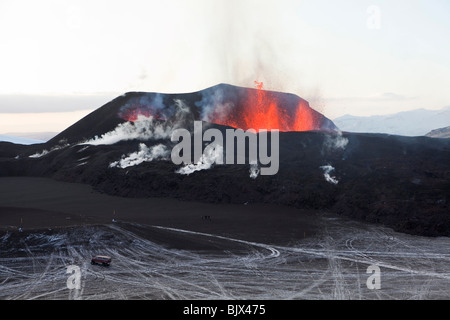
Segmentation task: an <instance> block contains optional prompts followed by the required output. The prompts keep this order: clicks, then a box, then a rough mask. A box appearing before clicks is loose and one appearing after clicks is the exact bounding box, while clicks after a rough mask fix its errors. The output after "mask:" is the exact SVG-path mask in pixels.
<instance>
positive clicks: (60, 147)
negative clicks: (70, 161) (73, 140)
mask: <svg viewBox="0 0 450 320" xmlns="http://www.w3.org/2000/svg"><path fill="white" fill-rule="evenodd" d="M60 143H62V144H61V145H57V146H54V147H52V148H51V149H50V150H47V149H44V150H42V152H36V153H34V154H32V155H30V156H28V157H29V158H41V157H43V156H45V155H47V154H49V153H50V152H53V151H56V150H61V149H64V148H66V147H68V146H69V144H68V143H66V142H65V141H60Z"/></svg>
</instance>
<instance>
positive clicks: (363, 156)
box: [0, 84, 450, 236]
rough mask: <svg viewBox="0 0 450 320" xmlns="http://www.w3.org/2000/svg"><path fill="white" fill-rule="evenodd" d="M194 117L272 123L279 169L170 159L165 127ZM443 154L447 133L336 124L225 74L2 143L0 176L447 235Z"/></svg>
mask: <svg viewBox="0 0 450 320" xmlns="http://www.w3.org/2000/svg"><path fill="white" fill-rule="evenodd" d="M194 121H203V124H204V126H203V128H204V129H207V128H214V129H217V130H219V131H221V132H224V131H225V130H228V129H229V128H241V129H243V130H248V129H255V131H259V130H264V129H265V130H271V129H278V130H279V131H280V133H279V171H278V173H277V174H275V175H268V176H262V175H258V170H259V167H258V166H259V164H258V163H249V162H245V164H230V165H228V164H226V165H219V164H208V163H202V164H201V165H198V164H196V163H193V164H190V166H191V167H188V166H187V165H186V166H185V165H183V164H181V165H176V164H174V163H173V162H172V161H171V160H170V150H171V149H172V148H173V147H174V142H172V141H171V138H170V137H171V133H172V132H173V130H174V129H176V128H186V129H188V130H190V131H191V132H192V128H193V123H194ZM256 134H258V135H260V134H261V133H256ZM449 160H450V139H433V138H428V137H403V136H392V135H384V134H366V133H349V132H340V131H339V130H338V128H337V127H336V126H335V125H334V124H333V122H332V121H330V120H329V119H327V118H326V117H325V116H323V115H322V114H320V113H319V112H317V111H315V110H313V109H312V108H310V106H309V104H308V102H307V101H305V100H303V99H301V98H300V97H298V96H296V95H293V94H289V93H282V92H272V91H265V90H262V89H261V88H242V87H236V86H231V85H227V84H220V85H217V86H214V87H211V88H207V89H205V90H202V91H198V92H193V93H183V94H164V93H144V92H130V93H126V94H124V95H121V96H119V97H117V98H116V99H114V100H112V101H111V102H109V103H107V104H105V105H104V106H102V107H100V108H99V109H97V110H95V111H94V112H92V113H91V114H89V115H87V116H86V117H85V118H83V119H81V120H80V121H78V122H77V123H75V124H73V125H72V126H70V127H69V128H67V129H66V130H64V131H62V132H61V133H60V134H59V135H57V136H56V137H54V138H53V139H51V140H50V141H48V142H47V143H45V144H38V145H29V146H26V145H16V144H12V143H0V177H1V176H3V177H6V176H8V177H13V176H32V177H47V178H52V179H55V180H59V181H66V182H77V183H83V184H88V185H90V186H92V187H93V188H94V190H96V191H98V192H101V193H106V194H109V195H114V196H121V197H127V198H148V197H164V198H176V199H179V200H186V201H192V200H195V201H202V202H209V203H216V204H229V203H233V204H244V203H259V204H276V205H285V206H291V207H294V208H302V209H308V210H315V211H317V212H333V213H336V214H340V215H343V216H346V217H350V218H352V219H357V220H361V221H366V222H370V223H373V224H383V225H385V226H387V227H391V228H393V229H394V230H396V231H400V232H405V233H410V234H416V235H426V236H450V217H449V212H450V184H449V181H450V167H449V163H450V161H449ZM192 166H193V167H192ZM68 196H70V195H68ZM0 207H1V203H0ZM273 214H274V215H276V214H277V213H276V212H274V213H273Z"/></svg>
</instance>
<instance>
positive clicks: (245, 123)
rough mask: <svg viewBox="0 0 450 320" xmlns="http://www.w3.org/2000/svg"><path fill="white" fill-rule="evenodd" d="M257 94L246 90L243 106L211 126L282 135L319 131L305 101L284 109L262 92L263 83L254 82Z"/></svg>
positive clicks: (273, 96) (237, 106) (270, 95)
mask: <svg viewBox="0 0 450 320" xmlns="http://www.w3.org/2000/svg"><path fill="white" fill-rule="evenodd" d="M255 86H256V89H257V90H247V92H246V95H245V98H244V101H243V103H242V104H239V105H235V106H234V108H233V109H232V110H231V112H229V114H228V117H221V118H220V119H211V122H214V123H217V124H222V125H228V126H231V127H234V128H240V129H243V130H248V129H251V128H252V129H255V130H256V131H257V132H259V131H260V130H272V129H278V130H280V131H308V130H319V129H320V121H319V119H317V118H318V115H319V114H318V113H316V112H314V111H313V110H312V109H311V108H310V107H309V105H308V103H307V102H306V101H304V100H300V101H299V102H298V103H297V104H296V105H295V106H294V108H292V106H289V107H290V108H289V107H288V106H287V105H283V103H282V102H281V101H279V99H278V97H277V95H276V93H274V92H271V91H265V90H263V83H262V82H258V81H255Z"/></svg>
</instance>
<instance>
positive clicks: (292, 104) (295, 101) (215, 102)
mask: <svg viewBox="0 0 450 320" xmlns="http://www.w3.org/2000/svg"><path fill="white" fill-rule="evenodd" d="M180 111H182V113H183V118H184V119H186V118H187V119H189V120H201V121H205V122H209V123H213V124H219V125H225V126H230V127H233V128H240V129H243V130H247V129H255V130H256V131H259V130H261V129H266V130H271V129H278V130H280V131H309V130H327V131H332V130H337V127H336V126H335V124H334V123H333V122H332V121H331V120H330V119H328V118H326V117H325V116H324V115H323V114H321V113H319V112H317V111H316V110H314V109H312V108H311V107H310V106H309V103H308V102H307V101H306V100H304V99H302V98H300V97H299V96H297V95H294V94H289V93H282V92H275V91H266V90H262V89H254V88H244V87H238V86H233V85H229V84H219V85H216V86H213V87H210V88H207V89H204V90H201V91H197V92H192V93H182V94H164V93H156V92H129V93H126V94H124V95H122V96H119V97H117V98H116V99H114V100H112V101H111V102H109V103H107V104H105V105H104V106H102V107H101V108H99V109H97V110H95V111H94V112H92V113H91V114H89V115H88V116H86V117H85V118H84V119H82V120H81V121H79V122H77V123H75V124H74V125H73V126H71V127H69V128H68V129H67V130H64V131H63V132H61V133H60V134H59V135H57V136H55V137H54V138H53V139H51V140H50V141H49V143H48V144H49V145H52V144H55V143H58V142H59V141H61V140H66V141H67V142H68V143H74V142H80V141H83V140H88V139H90V138H92V137H94V136H100V135H101V134H104V133H106V132H108V131H111V130H114V128H115V127H117V125H118V124H120V123H123V122H135V121H136V120H137V119H138V117H140V116H141V117H153V118H155V119H157V120H162V121H171V122H174V121H178V120H179V119H178V118H179V116H180Z"/></svg>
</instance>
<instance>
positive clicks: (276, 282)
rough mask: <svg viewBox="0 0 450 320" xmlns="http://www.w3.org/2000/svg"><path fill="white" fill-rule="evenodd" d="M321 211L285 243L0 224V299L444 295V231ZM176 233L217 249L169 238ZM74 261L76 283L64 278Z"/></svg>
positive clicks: (143, 228)
mask: <svg viewBox="0 0 450 320" xmlns="http://www.w3.org/2000/svg"><path fill="white" fill-rule="evenodd" d="M320 219H321V221H320V223H321V224H323V227H324V228H323V231H322V232H321V233H319V234H317V235H315V236H313V237H307V238H305V239H297V240H295V239H292V242H291V243H290V244H289V245H273V244H269V243H264V242H253V241H246V240H241V239H238V238H233V237H227V236H219V235H214V234H208V233H199V232H194V231H190V230H182V229H175V228H166V227H161V226H149V225H141V224H134V223H122V222H116V223H111V224H105V225H96V226H84V227H65V228H60V229H52V230H50V229H45V230H33V231H23V232H17V231H14V232H13V231H8V232H2V234H1V237H0V285H1V290H0V298H1V299H449V298H450V291H449V289H448V288H449V286H450V271H449V269H448V265H449V263H450V253H449V252H448V250H446V249H445V248H448V247H449V246H450V239H448V238H424V237H419V236H409V235H404V234H399V233H396V232H393V231H391V230H390V229H387V228H383V227H375V226H367V225H363V224H360V223H356V222H351V221H348V220H344V219H342V218H336V217H331V216H326V215H325V216H322V217H321V218H320ZM183 238H185V239H186V241H187V242H188V243H189V242H200V243H206V244H208V243H209V244H212V245H213V246H215V247H216V249H211V248H209V249H203V250H200V249H189V248H187V247H186V246H185V248H179V247H178V248H177V245H171V243H170V239H183ZM162 239H165V241H163V240H162ZM219 248H221V249H219ZM95 254H107V255H110V256H111V257H112V259H113V261H112V264H111V266H109V267H103V266H98V265H91V264H90V259H91V256H92V255H95ZM73 266H76V267H78V268H79V289H76V288H72V289H69V287H68V284H67V282H68V281H70V279H69V277H71V276H72V275H73V274H71V273H67V272H68V271H70V270H72V269H70V268H73ZM369 266H378V267H379V268H380V273H379V280H380V282H379V283H380V288H379V289H369V288H368V285H367V281H368V280H370V279H369V277H371V276H372V275H373V274H371V273H367V269H368V267H369Z"/></svg>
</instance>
